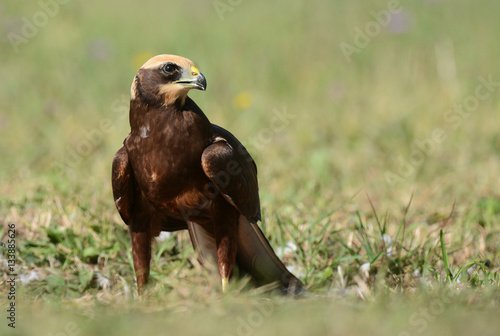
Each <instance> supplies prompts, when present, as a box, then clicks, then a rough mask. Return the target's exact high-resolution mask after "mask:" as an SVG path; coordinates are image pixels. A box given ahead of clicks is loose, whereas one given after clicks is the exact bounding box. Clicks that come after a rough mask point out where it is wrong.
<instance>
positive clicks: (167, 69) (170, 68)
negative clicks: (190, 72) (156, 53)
mask: <svg viewBox="0 0 500 336" xmlns="http://www.w3.org/2000/svg"><path fill="white" fill-rule="evenodd" d="M174 70H175V67H174V66H173V65H172V64H165V66H164V67H163V71H165V72H167V73H170V72H173V71H174Z"/></svg>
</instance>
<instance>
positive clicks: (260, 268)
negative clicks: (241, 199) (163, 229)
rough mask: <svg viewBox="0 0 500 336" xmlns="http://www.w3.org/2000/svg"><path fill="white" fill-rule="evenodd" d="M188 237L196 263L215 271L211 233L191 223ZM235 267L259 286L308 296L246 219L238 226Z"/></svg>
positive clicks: (254, 226) (240, 220) (214, 245)
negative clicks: (196, 256) (277, 287)
mask: <svg viewBox="0 0 500 336" xmlns="http://www.w3.org/2000/svg"><path fill="white" fill-rule="evenodd" d="M187 226H188V230H189V236H190V237H191V242H192V244H193V247H194V249H195V250H197V251H198V252H199V261H200V263H201V264H203V265H205V266H206V267H208V268H212V267H214V268H215V269H217V247H216V244H215V237H214V234H213V232H210V231H209V230H207V229H206V228H204V227H202V226H201V225H198V224H196V223H194V222H188V223H187ZM237 249H238V250H237V255H236V263H237V265H238V268H239V269H240V271H244V272H246V273H248V274H249V275H250V276H251V277H252V279H253V280H254V281H255V282H256V283H257V284H259V285H266V284H270V283H277V284H279V285H280V287H281V290H282V291H283V293H284V294H291V295H294V296H298V295H302V294H304V293H307V290H306V289H305V286H304V285H303V284H302V282H301V281H300V280H299V279H297V278H296V277H295V276H294V275H293V274H292V273H291V272H290V271H289V270H288V269H287V268H286V267H285V265H283V263H282V262H281V260H280V259H279V258H278V256H277V255H276V253H274V250H273V249H272V247H271V245H270V244H269V242H268V240H267V238H266V237H265V236H264V234H263V233H262V231H261V230H260V228H259V226H258V225H257V224H256V223H252V222H251V221H250V220H249V219H248V218H246V217H245V216H243V215H242V216H240V218H239V222H238V245H237Z"/></svg>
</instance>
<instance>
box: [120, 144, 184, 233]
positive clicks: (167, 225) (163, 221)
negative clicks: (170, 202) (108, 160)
mask: <svg viewBox="0 0 500 336" xmlns="http://www.w3.org/2000/svg"><path fill="white" fill-rule="evenodd" d="M111 185H112V188H113V197H114V199H115V205H116V208H117V209H118V212H119V213H120V216H121V217H122V219H123V221H124V222H125V224H127V225H130V222H131V220H132V219H133V218H134V217H135V221H138V220H139V221H142V222H148V223H149V222H151V223H152V224H151V225H152V226H153V227H155V228H158V229H159V230H161V231H168V232H172V231H178V230H186V229H187V228H188V227H187V223H186V222H185V221H183V220H179V219H175V218H172V217H169V216H166V215H164V214H162V213H160V212H159V211H157V210H156V209H154V208H153V207H152V206H151V205H150V204H149V203H148V202H146V201H145V200H144V199H142V198H141V197H140V196H139V195H137V197H138V198H137V199H136V198H135V197H136V195H135V193H136V192H137V191H136V189H135V179H134V173H133V171H132V167H131V165H130V162H129V160H128V153H127V150H126V149H125V146H122V148H120V150H118V152H116V154H115V157H114V159H113V165H112V176H111ZM137 193H138V192H137ZM138 194H139V193H138ZM134 206H135V207H134ZM134 209H135V210H134ZM134 211H135V213H134ZM158 232H159V231H158Z"/></svg>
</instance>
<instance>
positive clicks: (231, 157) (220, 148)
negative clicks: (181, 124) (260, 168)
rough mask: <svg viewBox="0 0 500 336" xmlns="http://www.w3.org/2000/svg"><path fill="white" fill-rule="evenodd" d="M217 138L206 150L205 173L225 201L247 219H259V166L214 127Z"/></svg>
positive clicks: (239, 145)
mask: <svg viewBox="0 0 500 336" xmlns="http://www.w3.org/2000/svg"><path fill="white" fill-rule="evenodd" d="M212 127H213V129H214V133H215V134H216V137H215V139H214V142H213V143H212V144H211V145H209V146H208V147H207V148H206V149H205V150H204V151H203V155H202V158H201V164H202V167H203V170H204V172H205V174H206V175H207V176H208V178H209V179H210V180H211V181H212V182H213V183H214V184H215V185H216V187H217V189H218V190H219V191H220V192H221V193H222V195H223V196H224V198H225V199H226V200H227V201H228V202H229V203H231V204H232V205H233V206H234V207H236V208H237V209H238V210H239V211H240V212H241V214H242V215H244V216H245V217H247V218H249V219H251V220H255V221H258V220H260V201H259V185H258V182H257V166H256V165H255V162H254V161H253V159H252V157H251V156H250V154H249V153H248V152H247V150H246V148H245V147H244V146H243V145H242V144H241V142H239V141H238V139H236V137H235V136H234V135H232V134H231V133H230V132H228V131H226V130H225V129H223V128H222V127H219V126H217V125H212Z"/></svg>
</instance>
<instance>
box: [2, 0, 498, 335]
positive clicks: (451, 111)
mask: <svg viewBox="0 0 500 336" xmlns="http://www.w3.org/2000/svg"><path fill="white" fill-rule="evenodd" d="M224 3H225V2H224ZM401 3H402V12H399V13H398V14H394V15H392V16H391V17H392V19H391V23H390V24H389V25H388V26H387V27H383V28H381V29H380V33H379V34H372V35H373V36H372V37H370V38H369V39H368V40H369V41H368V42H367V43H365V44H366V46H364V47H362V48H359V52H358V53H354V54H352V55H351V59H350V62H349V61H348V60H347V59H346V57H345V56H344V54H343V53H342V50H341V48H340V47H339V46H340V45H341V43H343V42H344V43H348V44H350V45H354V46H355V41H356V40H357V39H359V37H357V34H359V30H358V29H360V30H361V31H364V30H365V27H367V26H366V24H367V23H368V22H370V21H373V20H374V17H373V15H374V14H373V12H375V13H379V12H380V11H382V10H385V9H387V8H388V3H387V2H384V1H372V2H370V3H367V2H361V1H347V0H342V1H336V2H332V3H326V2H321V3H320V2H318V3H306V2H301V1H289V2H287V3H284V2H276V3H269V2H264V1H256V2H245V1H243V2H241V3H240V4H237V5H235V6H232V7H231V9H232V10H231V11H227V12H224V13H223V14H221V15H222V20H221V16H219V14H218V12H217V10H216V9H215V7H214V5H213V3H212V2H210V1H209V2H202V1H189V2H188V1H185V2H172V3H169V4H160V5H159V4H158V3H157V2H155V1H150V0H144V1H141V2H140V3H137V2H129V3H128V2H127V3H123V2H118V1H116V0H111V1H108V2H107V3H106V4H102V3H101V2H98V1H95V0H91V1H86V2H85V3H81V2H76V1H70V2H68V3H67V4H61V5H60V7H59V11H58V13H57V14H56V15H54V16H53V17H50V18H49V19H48V20H47V23H46V24H45V25H43V26H41V27H37V32H36V34H34V36H33V37H32V38H29V39H28V41H27V43H25V44H21V45H19V52H17V53H16V52H15V51H14V49H13V48H12V45H11V43H10V42H9V39H8V38H7V36H8V33H9V32H17V33H19V32H20V31H21V30H22V29H23V24H24V21H23V19H22V18H23V17H26V18H27V19H28V20H31V21H33V17H34V15H37V12H39V11H40V10H41V8H42V7H40V5H39V4H38V5H33V4H30V5H29V4H28V3H24V2H7V3H1V4H0V22H1V24H0V32H1V34H0V35H1V36H2V38H0V47H1V50H2V52H1V53H0V61H1V62H0V73H1V74H2V84H0V130H1V134H2V138H3V141H2V142H0V154H1V158H2V160H1V161H0V222H1V223H2V229H0V234H1V236H2V237H3V239H2V242H4V243H6V242H7V237H6V234H7V233H8V231H7V225H8V224H9V223H15V224H16V233H17V236H16V243H17V249H16V256H17V272H18V274H19V277H18V280H20V281H18V284H17V293H16V294H17V295H16V304H17V306H16V307H17V327H16V330H15V331H16V332H17V333H16V334H20V335H21V334H22V335H34V334H37V335H38V334H41V335H77V334H80V335H82V334H83V335H102V334H106V335H119V334H120V335H123V334H135V333H137V332H141V333H151V334H154V335H162V334H171V333H182V332H183V333H188V334H214V335H216V334H217V335H221V334H222V335H250V334H260V335H276V334H287V335H304V334H308V335H325V334H339V335H345V334H348V335H366V334H369V335H386V334H391V335H393V334H394V335H420V334H442V335H452V334H453V335H456V334H470V333H472V332H474V333H484V334H497V333H498V331H499V327H498V324H497V323H495V318H496V316H498V313H499V309H500V308H499V304H500V288H499V286H500V279H499V278H500V266H499V265H500V264H499V256H500V255H499V248H500V224H499V222H500V195H499V193H498V187H499V185H500V178H499V174H498V172H499V171H500V137H499V135H498V134H499V133H498V125H499V124H500V116H499V114H498V113H497V110H498V109H499V105H500V99H499V94H498V86H497V85H495V84H494V85H490V86H489V87H486V86H484V84H482V83H483V82H484V80H488V78H489V77H491V79H492V80H493V82H496V81H500V68H499V67H498V65H497V63H498V54H499V52H500V45H499V43H498V38H497V36H498V33H499V32H500V23H499V21H498V20H497V15H496V13H497V12H498V9H499V6H500V5H499V4H498V3H497V2H494V1H485V2H484V3H483V4H482V5H481V6H477V5H476V4H474V3H471V2H467V1H463V0H457V1H453V2H450V1H410V2H401ZM365 42H366V41H365ZM159 53H173V54H180V55H183V56H186V57H188V58H191V59H193V60H194V61H195V62H196V63H197V65H198V66H199V68H200V70H201V71H202V72H203V73H204V74H205V76H206V77H207V81H208V90H207V91H206V92H203V93H202V92H192V93H191V94H190V96H191V97H192V98H193V99H194V100H195V101H196V102H197V103H198V104H199V105H200V106H201V107H202V109H203V110H204V111H205V113H206V114H207V115H208V117H209V118H210V119H211V121H212V122H214V123H217V124H219V125H221V126H223V127H225V128H227V129H229V130H231V131H232V132H233V133H234V134H236V135H237V136H238V138H239V139H240V140H242V141H243V143H244V144H245V145H246V146H247V148H249V150H250V151H251V153H252V155H253V157H254V158H255V160H256V162H257V165H258V167H259V181H260V195H261V204H262V211H263V222H262V227H263V229H264V232H265V233H266V235H267V237H268V238H269V240H270V241H271V244H272V245H273V246H274V248H275V249H276V250H280V256H281V257H282V259H283V260H284V262H285V263H286V264H287V266H289V267H290V268H292V269H293V270H294V273H295V274H297V275H298V276H299V277H300V278H301V279H302V280H303V281H304V283H305V284H306V285H307V287H308V288H309V290H310V291H311V292H312V293H314V294H315V296H314V297H311V298H307V299H303V300H293V299H290V298H284V297H279V296H275V295H274V294H271V293H268V292H265V291H264V290H262V289H254V288H250V286H249V285H248V284H247V282H246V280H245V279H243V280H239V281H234V282H232V283H231V291H230V293H229V294H228V295H225V296H223V295H221V293H220V290H219V284H218V283H217V282H214V281H213V280H212V279H211V277H210V276H209V275H208V273H207V271H206V270H204V269H202V268H201V267H200V266H199V265H198V263H197V262H196V260H195V257H194V255H193V250H192V247H191V245H190V242H189V237H188V235H187V233H186V232H180V233H176V234H172V235H170V236H168V237H165V239H164V240H162V241H159V242H157V243H156V245H155V248H154V253H153V259H152V276H151V278H152V279H151V283H150V285H149V287H148V289H147V291H146V293H145V295H144V296H143V297H142V298H140V299H138V298H137V295H136V287H135V283H134V278H133V268H132V261H131V254H130V241H129V236H128V232H127V228H126V226H125V225H124V224H123V223H122V221H121V219H120V217H119V215H118V213H117V212H116V210H115V208H114V204H113V201H112V196H111V189H110V183H109V180H110V166H111V160H112V157H113V154H114V152H115V151H116V150H117V149H118V148H119V147H120V145H121V142H122V141H123V138H124V137H125V136H126V134H127V133H128V132H129V126H128V121H127V114H128V110H127V108H128V94H129V87H130V82H131V80H132V78H133V75H134V73H135V71H136V70H137V68H138V67H139V66H140V65H141V63H142V62H143V61H145V60H146V59H147V58H148V57H149V56H150V55H154V54H159ZM480 78H483V79H480ZM478 87H479V88H480V89H479V90H480V92H481V93H483V95H482V97H483V98H481V99H479V98H478V99H477V104H476V105H477V106H476V105H474V102H475V100H474V98H473V97H475V96H476V94H477V88H478ZM488 88H489V89H490V91H488ZM486 93H489V94H486ZM485 95H486V96H485ZM457 104H461V105H464V106H469V108H465V109H462V110H460V106H459V105H457ZM471 104H473V105H471ZM273 118H274V119H273ZM276 118H278V119H279V120H281V123H280V124H276V122H275V121H273V120H277V119H276ZM6 257H7V251H6V250H5V251H4V253H3V258H6ZM4 261H5V260H1V262H2V267H3V266H5V265H4ZM7 280H8V277H7V275H6V274H4V275H3V277H2V278H1V280H0V295H1V296H0V297H1V298H2V300H1V301H2V307H4V303H5V307H6V304H8V300H7V292H8V286H7V283H6V281H7ZM22 280H24V283H23V282H21V281H22ZM2 311H3V312H4V313H3V315H2V321H3V322H2V323H1V327H0V328H2V329H1V330H2V335H3V334H13V330H12V329H11V328H8V327H7V323H6V320H5V317H6V316H7V313H6V312H5V309H4V308H2Z"/></svg>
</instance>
